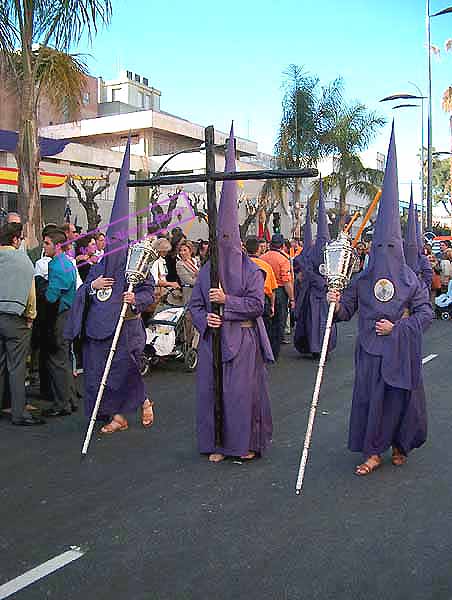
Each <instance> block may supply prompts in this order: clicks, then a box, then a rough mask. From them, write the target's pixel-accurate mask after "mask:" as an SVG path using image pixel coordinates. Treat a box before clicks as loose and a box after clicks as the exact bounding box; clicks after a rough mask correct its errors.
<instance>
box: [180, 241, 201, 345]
mask: <svg viewBox="0 0 452 600" xmlns="http://www.w3.org/2000/svg"><path fill="white" fill-rule="evenodd" d="M193 253H194V248H193V244H192V243H191V242H189V241H187V240H183V241H182V242H181V243H180V245H179V255H178V258H177V263H176V271H177V276H178V277H179V281H180V283H181V285H182V299H183V302H184V304H188V303H189V302H190V298H191V294H192V291H193V286H194V285H195V283H196V279H197V278H198V273H199V264H198V261H197V260H196V259H195V258H194V257H193ZM185 328H186V329H185V330H186V339H187V342H189V343H190V342H191V340H192V339H193V335H194V329H193V325H192V319H191V314H190V311H187V312H186V315H185Z"/></svg>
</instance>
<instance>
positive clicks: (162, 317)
mask: <svg viewBox="0 0 452 600" xmlns="http://www.w3.org/2000/svg"><path fill="white" fill-rule="evenodd" d="M187 311H188V308H187V306H173V305H171V304H163V305H162V304H161V305H160V306H159V307H158V309H157V311H156V312H155V313H154V315H153V317H152V318H151V319H150V320H149V322H148V323H147V325H146V346H145V348H144V353H143V356H142V360H141V366H140V372H141V375H142V376H143V377H144V376H145V375H147V373H148V372H149V369H150V368H151V367H152V366H157V365H158V364H160V363H161V362H162V361H163V360H166V359H169V358H175V359H176V360H183V361H184V364H185V368H186V370H187V371H190V372H191V371H195V369H196V366H197V364H198V344H199V333H198V332H197V331H196V329H194V327H193V326H192V325H191V320H190V319H187Z"/></svg>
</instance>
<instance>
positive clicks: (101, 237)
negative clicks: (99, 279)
mask: <svg viewBox="0 0 452 600" xmlns="http://www.w3.org/2000/svg"><path fill="white" fill-rule="evenodd" d="M95 239H96V252H95V254H96V256H97V257H98V259H99V260H100V259H101V257H102V256H103V255H104V252H105V234H104V233H97V234H96V235H95Z"/></svg>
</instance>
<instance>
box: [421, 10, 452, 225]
mask: <svg viewBox="0 0 452 600" xmlns="http://www.w3.org/2000/svg"><path fill="white" fill-rule="evenodd" d="M447 13H452V6H449V7H447V8H443V9H442V10H439V11H438V12H436V13H433V14H432V15H431V14H430V0H426V7H425V26H426V31H427V55H428V117H427V229H428V230H431V228H432V208H433V207H432V166H433V163H432V44H431V35H430V19H431V18H432V17H439V16H441V15H445V14H447Z"/></svg>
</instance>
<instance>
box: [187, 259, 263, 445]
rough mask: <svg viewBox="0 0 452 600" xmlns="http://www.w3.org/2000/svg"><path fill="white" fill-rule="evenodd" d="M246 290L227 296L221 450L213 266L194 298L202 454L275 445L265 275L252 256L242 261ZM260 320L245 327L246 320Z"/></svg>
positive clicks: (202, 274)
mask: <svg viewBox="0 0 452 600" xmlns="http://www.w3.org/2000/svg"><path fill="white" fill-rule="evenodd" d="M241 270H242V277H241V280H242V282H243V288H242V289H241V290H240V293H239V294H238V295H229V294H227V299H226V303H225V305H224V314H223V321H224V322H223V326H222V330H221V334H222V335H221V341H222V359H223V390H224V391H223V412H224V430H223V436H224V442H223V447H222V448H217V447H216V446H215V425H214V405H215V397H214V382H213V367H212V341H211V333H210V329H209V328H208V327H207V313H208V312H210V311H211V306H210V302H209V300H208V296H209V289H210V265H209V263H207V264H206V265H205V266H204V267H203V268H202V269H201V271H200V273H199V276H198V280H197V282H196V284H195V287H194V288H193V293H192V297H191V300H190V305H189V308H190V312H191V315H192V319H193V324H194V326H195V327H196V329H197V330H198V331H199V333H200V336H201V337H200V344H199V348H198V352H199V363H198V369H197V374H196V375H197V432H198V445H199V451H200V452H201V453H212V452H220V453H222V454H225V455H227V456H240V455H243V454H246V453H248V451H250V450H252V451H254V452H259V453H262V452H263V451H264V450H265V449H266V448H267V447H268V445H269V444H270V442H271V436H272V417H271V409H270V400H269V393H268V381H267V368H266V365H265V362H270V361H272V360H273V354H272V351H271V346H270V342H269V340H268V337H267V333H266V330H265V326H264V323H263V321H262V316H261V315H262V313H263V310H264V290H263V274H262V272H261V271H260V269H258V267H257V266H256V265H255V264H254V263H253V262H252V261H251V260H250V259H249V258H248V257H246V256H243V257H242V269H241ZM248 320H251V321H254V322H255V325H254V326H253V327H241V321H248Z"/></svg>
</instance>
